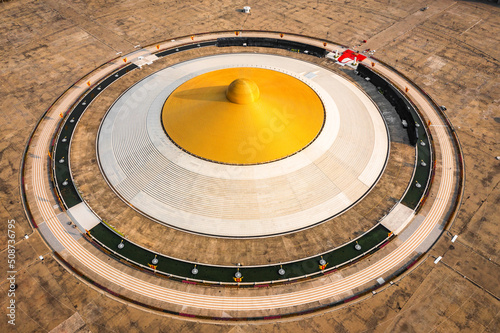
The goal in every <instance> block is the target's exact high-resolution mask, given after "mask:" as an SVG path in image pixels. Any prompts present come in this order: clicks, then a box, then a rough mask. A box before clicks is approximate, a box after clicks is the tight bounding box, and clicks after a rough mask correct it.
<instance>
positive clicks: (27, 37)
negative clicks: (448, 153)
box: [0, 0, 500, 332]
mask: <svg viewBox="0 0 500 333" xmlns="http://www.w3.org/2000/svg"><path fill="white" fill-rule="evenodd" d="M244 4H245V5H246V4H249V5H250V6H252V14H251V15H250V16H244V15H243V14H241V13H238V12H236V10H235V9H236V8H235V7H238V8H239V7H242V6H243V5H244ZM244 4H243V3H241V4H237V5H234V4H232V3H229V2H227V1H219V2H216V3H213V2H210V3H208V2H200V3H196V4H189V3H185V2H179V3H176V2H174V1H169V2H166V3H162V4H156V3H146V4H144V3H143V2H137V1H129V2H126V3H123V2H115V3H113V5H108V6H106V7H103V3H102V2H98V1H96V2H88V3H83V2H82V3H80V2H71V3H68V4H67V5H65V6H61V5H60V4H59V3H58V2H56V1H52V0H50V1H12V2H7V3H1V4H0V17H1V18H2V19H1V20H0V25H1V26H2V29H3V31H5V32H6V33H4V34H2V36H0V53H1V55H2V64H3V68H2V70H1V71H0V77H1V79H2V80H1V81H0V82H1V83H0V91H1V93H2V99H1V100H0V110H1V114H0V117H1V123H2V126H3V128H2V139H3V140H2V141H1V142H0V151H1V153H2V157H1V160H0V179H1V182H0V202H1V205H0V216H1V219H2V221H5V220H7V219H15V220H16V221H17V226H16V228H17V229H16V232H17V235H18V243H17V244H16V248H17V263H18V269H19V272H18V274H17V283H18V290H17V291H16V295H17V296H16V300H17V304H18V309H17V310H18V311H17V313H16V314H17V320H16V323H17V326H16V328H17V331H19V332H33V331H42V332H45V331H50V330H52V329H54V328H57V329H56V331H57V330H59V331H62V329H63V328H64V327H69V331H73V332H77V331H78V332H89V331H92V332H101V331H103V332H106V331H111V332H113V331H129V332H134V331H135V332H141V331H145V332H152V331H178V332H182V331H184V332H192V331H203V332H252V331H278V330H279V331H280V332H296V331H297V330H303V331H312V332H328V331H332V330H335V331H339V332H341V331H345V332H346V331H351V332H360V331H378V332H383V331H387V332H389V331H396V332H422V331H424V332H426V331H441V332H452V331H465V332H466V331H474V332H482V331H486V332H495V331H498V328H499V327H500V319H499V318H500V317H499V311H500V306H499V302H498V295H499V294H500V291H499V290H498V273H499V268H498V260H499V253H500V251H499V247H500V246H499V243H498V236H499V232H500V231H499V228H498V217H497V210H498V209H497V208H496V207H497V205H498V203H499V202H500V194H499V191H498V184H499V181H500V173H499V162H498V161H497V160H495V156H498V155H500V152H499V148H498V142H500V140H499V134H498V133H499V128H498V126H499V123H498V121H499V119H498V118H500V115H499V110H498V97H497V96H499V95H500V87H499V85H498V73H499V57H500V46H499V45H500V43H498V36H499V35H500V29H499V27H498V23H497V22H498V21H499V18H500V10H499V8H498V6H495V5H492V4H491V3H487V2H479V1H478V2H472V1H457V2H450V6H449V7H447V8H445V9H444V10H443V11H440V12H437V13H435V14H434V15H433V16H430V17H422V20H421V21H418V22H416V23H415V25H414V26H413V28H412V29H409V30H407V31H408V32H405V33H403V34H399V33H398V35H397V36H394V37H397V38H393V39H390V38H388V39H386V38H381V41H380V42H379V44H377V45H376V46H374V48H375V47H376V50H377V52H376V55H377V57H379V58H381V59H383V60H384V61H386V62H388V63H390V64H392V65H393V66H395V67H397V68H398V69H400V70H401V71H402V72H403V73H405V74H406V75H408V76H409V77H410V78H412V79H413V80H415V81H416V82H417V83H418V84H419V85H420V86H422V87H423V88H424V89H425V90H426V91H427V92H428V93H429V94H430V95H431V96H433V97H434V98H435V99H436V100H437V101H438V102H439V103H440V104H444V105H446V106H447V108H448V115H449V116H450V118H451V120H452V122H453V124H454V125H455V126H456V129H457V133H458V135H459V138H460V140H461V142H462V145H463V148H464V154H465V159H466V163H467V174H466V176H467V179H466V192H465V197H464V202H463V205H462V207H461V210H460V212H459V214H458V217H457V220H456V221H455V223H454V224H453V226H452V227H451V229H450V234H449V235H448V234H447V235H444V236H443V237H442V239H441V240H440V241H438V243H437V244H436V246H435V247H434V248H433V249H432V250H431V252H430V255H431V256H438V255H440V256H443V259H442V260H441V262H440V263H439V264H437V265H434V264H433V263H432V261H433V258H432V257H429V259H427V260H426V261H425V262H424V263H423V264H422V265H421V266H419V267H418V268H416V269H415V270H414V271H413V272H412V273H411V274H409V275H408V276H406V277H405V278H403V279H402V280H401V281H399V282H398V283H397V284H396V285H393V286H392V287H390V288H389V289H388V290H386V291H384V292H382V293H379V294H377V295H375V296H373V297H370V298H369V299H367V300H364V301H361V302H359V303H353V304H350V305H348V306H346V307H344V308H339V309H334V310H331V311H325V312H323V313H318V314H315V315H313V316H309V317H307V318H295V319H294V320H292V321H270V322H262V323H238V324H236V323H199V322H195V321H189V320H183V319H181V318H171V317H168V316H164V315H160V314H156V313H151V312H148V311H144V310H142V309H138V308H136V307H134V306H131V305H129V304H123V303H121V302H118V301H116V300H114V299H112V298H110V297H109V296H106V295H103V294H102V293H100V292H97V291H95V290H94V289H92V288H89V287H88V286H86V285H85V284H82V282H81V281H79V280H77V279H75V278H74V277H73V275H71V274H70V273H68V272H67V271H66V270H65V269H64V268H63V267H61V266H60V265H59V264H58V263H57V262H56V261H54V259H53V258H52V256H51V255H50V251H49V249H48V248H47V247H46V245H45V244H44V243H43V241H42V240H41V239H40V237H39V235H38V233H34V234H32V236H31V237H30V238H29V239H28V240H20V239H21V237H19V236H22V235H24V233H28V234H31V233H32V231H31V228H30V226H29V224H28V223H27V221H26V219H25V218H24V214H23V212H22V209H21V205H20V201H19V195H18V193H19V191H18V185H19V184H18V177H17V175H18V171H19V161H20V158H21V151H22V148H23V147H24V144H25V142H26V139H27V137H28V135H29V131H30V130H31V128H32V127H33V125H34V124H35V121H36V119H37V118H38V117H39V116H40V115H41V113H42V112H43V111H44V110H45V109H46V108H47V107H48V106H49V105H50V104H51V103H52V102H53V101H54V100H55V98H56V97H57V96H58V95H59V94H60V93H62V92H63V91H64V89H66V88H67V87H69V86H70V85H71V84H72V83H73V82H74V81H76V79H77V78H80V77H82V76H83V75H84V74H85V73H86V72H88V70H90V69H92V68H94V67H96V66H97V65H99V64H100V63H102V62H103V61H106V60H108V59H111V58H113V57H114V56H115V54H116V51H117V50H120V51H123V52H124V53H127V52H130V51H132V50H133V46H134V45H137V44H140V43H152V42H155V41H158V40H163V39H165V38H166V37H170V36H176V35H188V34H192V33H196V32H199V31H209V30H219V29H244V28H253V29H259V28H260V29H276V30H278V29H279V30H286V31H294V32H298V33H304V34H307V35H314V36H319V37H321V36H323V37H324V38H328V39H332V40H336V41H338V42H342V43H345V44H348V45H357V43H359V41H360V40H362V39H368V40H370V39H371V37H373V36H376V35H377V34H379V33H381V32H383V31H388V30H387V29H388V28H389V27H390V26H391V25H393V24H395V23H397V22H400V21H404V20H405V19H406V17H407V16H409V15H412V14H413V13H415V12H416V11H417V10H418V9H419V8H421V7H423V6H425V5H426V4H430V6H432V5H433V2H428V1H414V0H412V1H409V0H403V1H398V2H396V3H394V2H391V4H390V5H388V4H387V2H385V1H383V2H382V1H375V0H366V1H364V2H363V3H362V4H360V3H358V2H356V3H355V2H344V1H339V2H334V3H326V2H323V1H309V2H306V1H294V2H288V3H287V2H280V3H274V2H271V1H259V2H253V1H247V2H245V3H244ZM414 15H416V14H414ZM186 18H188V19H186ZM394 39H395V40H394ZM34 73H36V75H34ZM495 103H496V104H495ZM13 113H15V117H14V116H13ZM5 225H6V224H5V223H2V224H1V228H2V232H1V233H0V234H1V238H0V244H6V238H5V235H6V231H5ZM454 234H458V235H459V238H458V240H457V242H455V243H453V244H452V243H451V242H450V239H451V236H452V235H454ZM1 248H2V252H3V253H6V250H5V248H6V245H2V247H1ZM40 254H43V255H44V256H45V258H46V259H45V260H44V261H43V262H40V261H39V260H37V259H36V258H37V257H38V256H39V255H40ZM490 259H491V260H490ZM2 262H5V261H2ZM2 271H6V268H5V264H2ZM464 276H465V278H464ZM1 285H2V290H4V291H5V290H6V289H7V284H6V282H5V281H4V282H3V283H2V284H1ZM5 301H6V298H2V304H3V305H5V306H6V303H5ZM48 309H50V310H48ZM59 325H61V326H59ZM58 326H59V327H58ZM10 329H11V327H10V326H8V324H7V323H6V321H5V320H2V321H0V330H1V331H8V330H10Z"/></svg>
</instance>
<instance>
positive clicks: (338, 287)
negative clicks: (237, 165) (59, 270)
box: [25, 33, 460, 317]
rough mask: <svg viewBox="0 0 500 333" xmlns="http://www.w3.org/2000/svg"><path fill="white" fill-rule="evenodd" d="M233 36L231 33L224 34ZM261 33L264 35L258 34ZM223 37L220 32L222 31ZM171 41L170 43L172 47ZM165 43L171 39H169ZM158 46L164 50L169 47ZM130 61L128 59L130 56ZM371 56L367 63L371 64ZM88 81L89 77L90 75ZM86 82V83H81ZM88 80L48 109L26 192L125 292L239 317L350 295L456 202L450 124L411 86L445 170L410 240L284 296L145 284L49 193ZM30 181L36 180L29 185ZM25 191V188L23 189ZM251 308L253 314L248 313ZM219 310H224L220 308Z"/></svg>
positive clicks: (85, 262)
mask: <svg viewBox="0 0 500 333" xmlns="http://www.w3.org/2000/svg"><path fill="white" fill-rule="evenodd" d="M226 34H227V35H229V33H226ZM255 34H258V35H262V33H255ZM218 36H220V35H218ZM218 36H215V35H208V34H207V35H204V36H202V37H200V39H201V38H206V39H210V38H212V39H213V38H215V37H218ZM296 38H297V39H298V40H305V39H306V38H305V37H296ZM187 41H188V38H186V39H185V40H179V41H176V42H172V43H179V44H181V43H183V42H187ZM307 41H308V43H310V44H315V43H316V44H318V45H319V44H321V43H322V41H318V40H311V39H307ZM172 43H168V46H169V47H170V46H173V44H172ZM166 44H167V43H166ZM166 44H163V45H160V48H163V47H166V46H167V45H166ZM154 48H155V47H154V46H152V47H150V48H146V49H144V50H142V51H141V52H144V53H147V52H154V51H155V49H154ZM135 56H137V54H135V55H129V56H127V58H129V59H134V57H135ZM129 61H130V60H129ZM370 61H371V60H368V61H367V64H369V62H370ZM120 62H121V60H120V59H118V60H117V61H115V62H112V63H110V64H109V66H107V67H105V68H101V69H99V70H97V71H96V72H95V73H93V74H91V75H90V78H89V79H90V81H91V82H93V81H94V82H95V81H98V80H99V79H100V78H102V77H105V76H106V75H108V74H109V73H111V72H112V71H113V70H115V69H117V68H118V67H119V66H120V65H121V63H120ZM377 69H378V70H380V72H381V73H383V74H384V75H385V76H386V77H388V78H389V79H391V80H392V81H393V82H395V83H396V84H397V85H398V86H399V87H404V86H405V85H410V83H408V82H406V81H405V80H404V79H402V78H400V77H398V76H397V75H396V74H395V73H393V72H391V71H390V70H389V69H386V68H384V67H383V66H382V65H381V64H379V63H377ZM86 80H88V79H86ZM82 83H83V82H82ZM85 89H86V88H85V83H83V84H80V85H76V86H75V88H74V89H71V90H70V91H68V92H67V94H66V95H65V96H64V97H63V98H62V99H61V100H60V102H59V103H58V105H57V106H56V107H54V108H52V109H51V110H49V111H48V113H47V117H46V119H45V120H44V121H42V122H41V124H40V126H39V127H38V128H37V130H36V132H35V136H34V137H33V140H32V142H31V143H30V144H31V145H32V147H34V152H35V154H36V155H37V156H39V158H29V159H28V160H27V161H26V165H27V168H31V170H32V179H30V180H29V182H30V185H31V186H32V188H28V190H30V191H33V193H34V195H35V198H38V200H36V204H34V205H33V204H32V205H31V210H32V211H35V210H36V211H35V212H33V216H34V217H35V222H36V223H41V222H45V223H46V224H47V225H48V227H49V229H50V231H51V232H52V233H53V234H54V236H55V237H56V238H57V239H58V241H59V242H60V243H61V244H62V246H63V247H64V248H65V249H66V250H67V251H68V253H69V254H71V256H73V257H74V258H75V259H76V260H78V261H79V262H80V264H81V265H82V266H83V267H85V268H86V269H90V270H92V271H93V272H94V273H95V274H97V275H98V276H99V277H100V278H102V279H105V280H107V281H109V282H111V283H113V284H115V285H116V286H119V287H121V288H124V289H126V290H129V291H132V292H135V293H137V294H138V295H142V296H145V297H148V298H152V299H155V300H159V301H162V302H166V303H173V304H177V305H179V306H183V307H187V308H189V307H193V308H201V309H211V310H217V311H232V314H234V316H236V317H248V316H251V313H252V311H260V310H264V309H271V310H273V309H274V310H277V309H280V308H290V307H293V306H302V305H308V304H311V303H313V302H321V301H325V300H326V301H327V300H328V299H331V297H334V296H337V295H340V294H345V293H349V292H350V291H351V290H353V289H356V288H362V287H364V286H366V284H370V283H372V284H373V282H374V281H375V280H376V279H377V278H379V277H380V276H383V275H384V274H385V273H387V272H390V271H391V270H394V269H396V268H398V267H400V266H401V265H403V264H404V263H405V262H406V261H407V260H408V257H410V256H411V255H412V254H413V253H415V250H417V248H418V247H419V246H420V245H421V244H422V243H423V242H424V241H425V240H426V239H427V237H429V236H430V234H431V231H432V230H433V229H434V228H435V227H436V226H437V225H439V224H440V223H442V222H443V220H444V219H446V218H447V214H448V212H449V208H450V207H453V206H454V205H455V200H456V188H457V186H456V184H457V183H458V181H459V179H458V178H457V176H456V172H457V171H458V170H459V169H460V166H459V165H458V162H457V159H456V153H455V151H458V148H456V147H454V141H453V137H452V136H451V135H450V133H449V132H448V130H447V128H446V127H447V126H448V125H447V124H446V123H445V122H443V120H442V119H441V116H440V115H439V114H438V111H437V110H436V108H435V107H434V106H433V105H431V104H430V103H429V101H428V100H427V99H426V98H425V96H423V95H422V94H421V93H420V92H418V91H416V90H412V89H410V91H409V92H408V93H407V95H408V96H409V97H410V98H411V99H412V100H414V101H415V102H416V103H417V104H418V105H419V106H420V111H421V112H422V113H423V114H424V115H425V117H426V118H427V119H429V120H430V121H431V123H432V124H433V125H434V126H433V127H432V131H433V133H432V134H433V137H434V140H435V142H436V147H437V149H438V152H439V154H440V158H439V159H438V160H437V166H436V167H437V168H438V169H440V170H441V177H440V179H439V183H436V184H434V186H436V187H437V188H438V189H437V195H436V197H435V198H434V200H433V202H432V203H431V207H430V208H429V210H428V213H427V215H426V217H425V219H424V220H423V222H422V223H421V224H420V226H419V227H418V228H417V229H416V231H415V232H413V234H412V235H411V236H410V237H409V238H408V239H406V240H405V241H404V242H403V243H402V244H401V245H400V246H398V247H397V248H396V249H395V250H393V251H391V252H390V253H389V254H388V255H387V256H386V257H384V258H382V259H380V260H378V261H376V262H374V263H373V264H371V265H370V266H368V267H366V268H364V269H362V270H360V271H358V272H356V273H354V274H351V275H348V276H345V277H344V278H342V279H338V280H335V281H330V282H328V283H325V284H324V285H319V286H312V287H307V288H305V289H303V290H299V291H293V292H289V293H287V292H285V293H281V294H274V295H266V296H246V297H239V296H238V295H237V294H235V295H234V296H214V295H204V294H200V293H193V292H186V291H178V290H173V289H169V288H165V287H161V286H158V285H155V284H152V283H149V282H145V281H143V280H141V279H138V278H136V277H134V276H131V275H128V274H125V273H123V272H122V271H120V270H118V269H116V268H114V267H112V266H111V265H109V264H107V263H106V262H103V261H101V260H100V259H99V258H97V257H96V256H95V255H93V254H92V253H90V252H89V251H88V250H86V249H85V248H84V247H83V246H82V245H81V244H80V243H79V242H77V241H75V239H74V238H72V237H71V236H70V235H69V234H68V233H67V232H66V230H65V229H64V228H63V227H62V225H61V224H60V222H59V221H58V219H57V217H56V215H57V209H55V208H54V207H53V206H52V204H51V202H50V198H52V194H51V192H50V186H49V180H48V179H47V176H46V175H47V174H48V170H47V158H48V156H47V152H48V151H49V147H50V144H51V139H52V136H53V133H54V132H55V130H56V128H57V125H58V116H59V113H61V112H65V111H66V110H67V109H68V107H69V106H70V105H71V104H72V103H73V102H74V100H75V99H76V98H78V96H80V94H81V93H82V92H83V91H85ZM31 182H32V183H31ZM25 190H26V189H25ZM249 311H250V312H249ZM217 313H220V312H217Z"/></svg>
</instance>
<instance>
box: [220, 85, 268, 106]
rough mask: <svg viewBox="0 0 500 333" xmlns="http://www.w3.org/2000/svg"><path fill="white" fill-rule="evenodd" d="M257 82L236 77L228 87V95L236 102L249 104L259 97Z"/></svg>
mask: <svg viewBox="0 0 500 333" xmlns="http://www.w3.org/2000/svg"><path fill="white" fill-rule="evenodd" d="M259 96H260V91H259V87H257V84H256V83H255V82H254V81H252V80H250V79H236V80H234V81H233V82H231V84H230V85H229V86H228V87H227V90H226V97H227V99H228V100H229V101H230V102H233V103H236V104H248V103H252V102H255V101H256V100H258V99H259Z"/></svg>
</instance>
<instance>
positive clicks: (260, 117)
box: [162, 67, 325, 165]
mask: <svg viewBox="0 0 500 333" xmlns="http://www.w3.org/2000/svg"><path fill="white" fill-rule="evenodd" d="M324 120H325V112H324V108H323V104H322V102H321V100H320V98H319V97H318V95H317V94H316V93H315V92H314V91H313V90H312V89H311V88H310V87H309V86H308V85H306V84H305V83H304V82H302V81H300V80H299V79H297V78H294V77H292V76H290V75H287V74H284V73H281V72H278V71H274V70H270V69H263V68H253V67H252V68H250V67H243V68H241V67H240V68H227V69H221V70H216V71H212V72H208V73H205V74H201V75H199V76H196V77H194V78H192V79H190V80H188V81H187V82H185V83H183V84H181V85H180V86H179V87H178V88H177V89H176V90H174V91H173V92H172V94H171V95H170V96H169V97H168V98H167V100H166V102H165V104H164V106H163V112H162V123H163V127H164V129H165V131H166V133H167V135H168V136H169V137H170V139H171V140H172V141H173V142H174V143H175V144H176V145H177V146H179V147H180V148H182V149H183V150H185V151H187V152H189V153H191V154H193V155H195V156H198V157H201V158H204V159H207V160H211V161H215V162H220V163H227V164H239V165H242V164H243V165H246V164H259V163H266V162H271V161H275V160H279V159H282V158H284V157H286V156H289V155H292V154H294V153H296V152H297V151H300V150H302V149H303V148H305V147H306V146H307V145H309V144H310V143H311V142H312V141H313V140H314V139H315V138H316V136H317V135H318V134H319V132H320V131H321V128H322V126H323V123H324Z"/></svg>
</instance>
